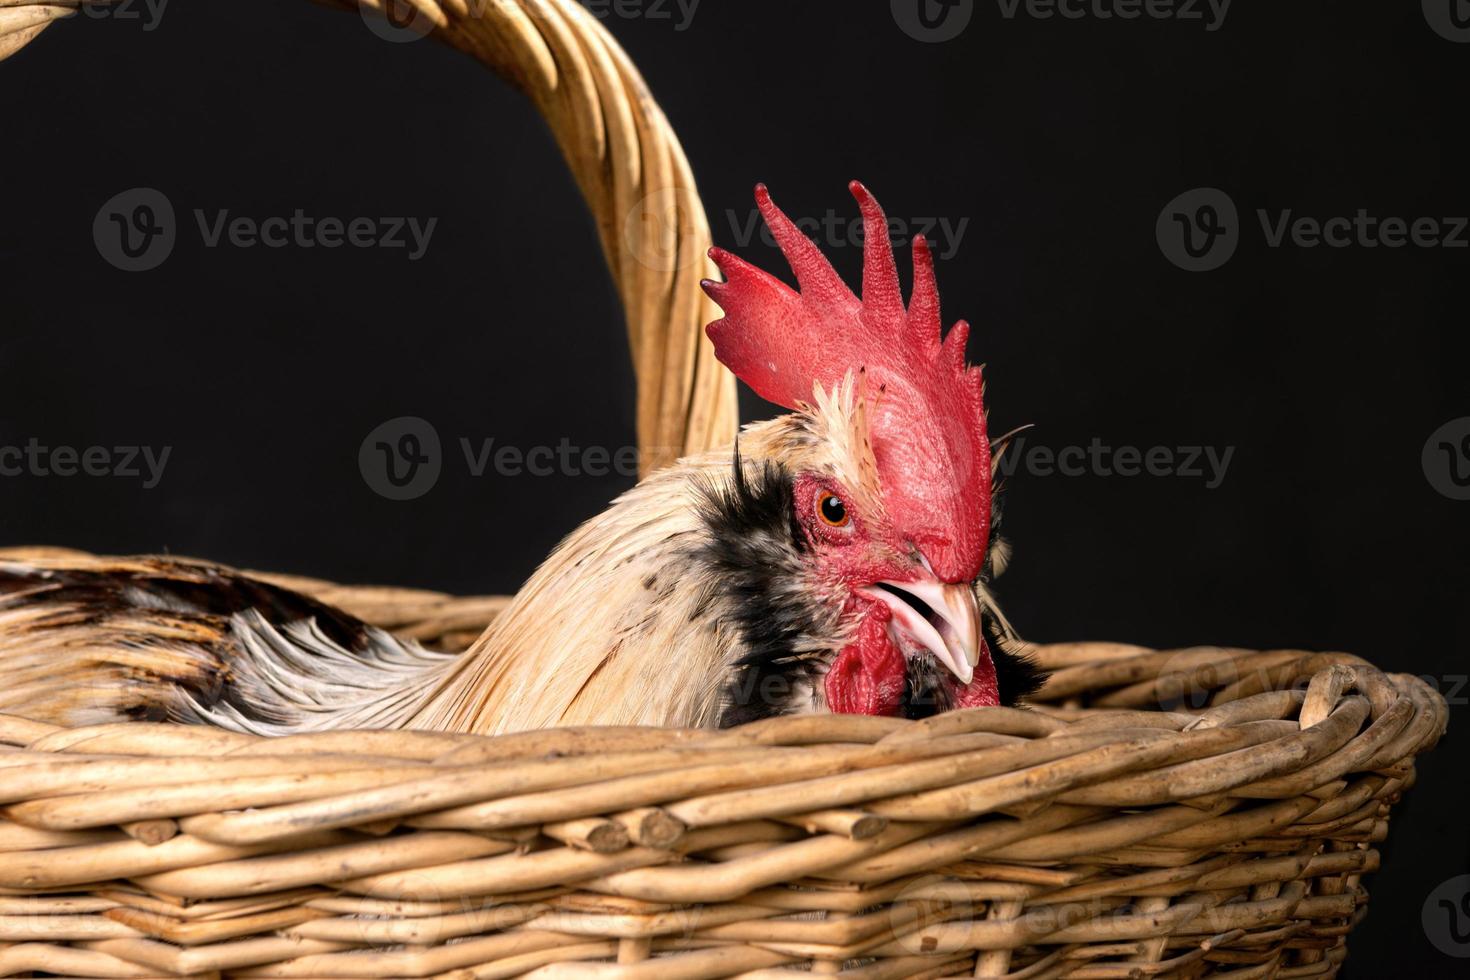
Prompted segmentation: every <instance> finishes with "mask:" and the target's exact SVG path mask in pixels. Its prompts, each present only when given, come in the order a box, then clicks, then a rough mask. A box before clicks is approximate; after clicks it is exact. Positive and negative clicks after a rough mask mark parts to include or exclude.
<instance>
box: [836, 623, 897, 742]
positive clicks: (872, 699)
mask: <svg viewBox="0 0 1470 980" xmlns="http://www.w3.org/2000/svg"><path fill="white" fill-rule="evenodd" d="M891 616H892V614H891V613H890V612H889V611H888V607H887V606H883V605H875V606H874V607H873V608H872V609H870V610H869V611H868V613H867V614H866V615H864V616H863V618H862V621H861V622H860V623H859V624H858V628H857V635H856V636H854V637H853V641H852V642H851V643H849V644H848V645H847V646H845V647H843V648H842V650H841V652H840V653H838V654H837V659H836V660H834V661H833V662H832V667H831V669H829V670H828V671H827V680H826V689H827V708H828V710H829V711H833V712H836V713H837V714H844V715H896V714H898V709H899V706H900V703H901V701H902V700H903V688H904V676H905V673H906V665H905V662H904V658H903V652H902V651H901V650H899V649H898V647H896V646H894V644H893V640H892V639H890V638H889V636H888V620H889V619H890V618H891Z"/></svg>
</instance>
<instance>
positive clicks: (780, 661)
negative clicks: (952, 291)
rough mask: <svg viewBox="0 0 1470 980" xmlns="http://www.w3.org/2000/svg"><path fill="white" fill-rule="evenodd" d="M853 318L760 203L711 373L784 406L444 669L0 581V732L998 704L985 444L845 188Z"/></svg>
mask: <svg viewBox="0 0 1470 980" xmlns="http://www.w3.org/2000/svg"><path fill="white" fill-rule="evenodd" d="M850 189H851V190H852V193H853V195H854V197H855V198H856V199H857V203H858V206H859V209H860V211H861V214H862V218H863V222H864V227H865V233H866V242H865V246H864V258H863V261H864V268H863V283H862V297H861V299H859V298H858V297H856V296H854V295H853V294H852V292H851V291H850V290H849V289H848V287H847V286H846V285H845V284H844V283H843V281H842V280H841V278H840V277H839V276H838V275H837V273H836V272H835V271H834V270H833V268H832V266H831V265H830V264H829V263H828V261H827V260H826V258H825V257H824V256H823V255H822V254H821V252H820V250H819V249H818V248H817V246H816V245H815V244H814V243H813V242H812V241H811V240H809V239H808V238H807V237H806V236H805V235H804V234H802V233H801V232H800V230H798V229H797V227H796V226H795V225H794V224H793V223H792V221H791V220H790V219H789V218H788V217H787V216H786V215H785V214H784V213H782V212H781V211H780V210H779V209H778V208H777V207H776V206H775V204H774V203H773V202H772V201H771V198H770V195H769V194H768V193H767V191H766V189H765V188H764V187H763V186H762V187H757V189H756V202H757V205H758V207H759V209H760V212H761V214H762V216H763V217H764V219H765V221H766V224H767V226H768V227H769V228H770V229H771V232H772V233H773V235H774V236H775V239H776V241H777V243H778V244H779V245H780V248H781V251H782V252H783V254H784V255H785V257H786V259H787V261H788V262H789V264H790V266H791V268H792V271H793V272H794V273H795V276H796V280H797V283H798V285H799V291H797V290H793V289H791V288H790V287H788V286H787V285H785V284H783V283H782V282H780V281H779V280H777V279H776V278H774V277H772V276H770V275H768V274H766V273H764V272H762V271H760V270H759V269H756V268H755V267H753V266H751V265H749V264H747V263H746V262H744V261H742V260H740V259H739V258H737V257H735V256H734V255H731V254H730V253H728V252H725V251H723V250H721V249H718V248H716V249H712V250H711V252H710V257H711V258H712V259H713V260H714V262H715V264H716V266H718V268H719V269H720V271H721V273H722V274H723V276H724V281H723V282H713V281H708V280H707V281H705V282H704V283H703V286H704V288H705V290H706V291H707V292H708V293H709V295H710V296H711V297H712V298H713V299H714V300H715V302H716V303H717V304H718V305H719V306H720V307H721V309H722V310H723V312H724V314H725V315H724V316H723V317H722V318H721V319H718V320H716V321H714V322H713V323H711V324H709V326H708V327H707V332H708V335H709V337H710V339H711V340H712V341H713V343H714V347H715V351H716V354H717V356H718V357H719V359H720V360H721V361H722V362H723V363H724V364H725V365H726V366H727V367H729V368H730V369H731V370H732V371H733V372H734V373H735V374H736V375H737V376H738V377H739V378H741V379H742V380H744V381H745V382H746V383H747V384H748V385H750V387H751V388H753V389H754V390H755V391H756V393H758V394H759V395H761V396H762V397H764V398H766V399H767V400H769V401H772V402H775V403H777V404H778V405H781V406H783V407H785V408H787V409H789V410H790V414H786V415H782V416H779V417H777V418H774V419H770V420H767V421H762V422H756V423H753V424H751V425H748V426H746V427H745V428H744V429H743V430H742V431H741V433H740V436H739V438H738V439H737V442H736V445H735V447H734V448H732V449H731V450H729V451H724V452H712V453H705V454H701V455H696V456H692V457H688V458H685V459H682V460H680V461H679V462H677V463H675V464H673V465H671V466H669V467H666V468H664V469H662V470H660V471H657V472H655V473H654V474H652V475H650V476H649V477H648V478H646V479H645V480H644V481H642V482H641V483H640V484H639V485H638V486H636V487H634V488H633V489H632V490H630V491H628V492H627V493H625V494H623V495H622V496H621V497H619V498H618V499H617V500H616V501H614V502H613V504H612V505H611V506H610V507H609V508H608V509H607V510H606V511H604V512H603V513H602V514H600V515H598V516H596V517H594V518H592V519H591V520H589V521H587V522H586V523H585V524H583V525H582V526H581V527H580V528H578V529H577V530H576V531H574V532H573V533H572V534H571V535H570V536H569V537H567V538H566V540H564V541H563V542H562V543H561V545H560V546H559V547H558V548H557V549H556V550H555V551H554V552H553V553H552V554H551V556H550V557H549V558H548V559H547V560H546V561H545V562H544V563H543V564H542V565H541V567H540V568H539V569H538V570H537V571H536V572H535V573H534V574H533V575H532V576H531V578H530V579H529V580H528V581H527V582H526V584H525V585H524V587H523V588H522V589H521V590H520V592H519V593H518V594H517V595H516V596H515V598H514V599H513V600H512V601H511V603H510V604H509V606H507V608H506V609H505V610H504V611H503V612H502V613H501V614H500V615H499V616H498V617H497V618H496V619H495V621H494V622H493V623H491V625H490V626H489V627H488V628H487V629H486V630H485V632H484V633H483V634H482V635H481V636H480V637H479V639H478V640H476V641H475V642H474V643H473V645H472V646H471V647H470V648H469V649H468V650H467V651H465V652H463V653H459V654H454V653H444V652H439V651H434V650H429V649H426V648H424V647H421V646H419V645H418V644H416V643H414V642H411V641H407V640H403V639H400V638H397V637H395V636H393V635H391V634H389V633H387V632H385V631H383V630H380V629H377V628H375V627H372V626H370V625H367V624H365V623H363V622H360V621H358V620H356V619H354V618H353V617H351V616H349V615H347V614H346V613H343V612H341V611H339V610H336V609H334V608H331V607H329V606H327V605H324V604H322V603H320V602H318V601H316V600H313V599H311V598H308V597H306V596H304V595H301V594H298V593H296V592H293V591H291V590H289V589H286V588H282V587H280V586H277V585H272V584H269V583H266V582H263V581H261V580H259V579H255V578H252V577H250V576H248V575H244V574H241V573H238V572H235V571H232V570H229V569H225V568H222V567H219V566H214V565H209V564H206V563H202V562H193V561H186V560H181V559H172V558H137V559H122V560H119V559H97V558H75V557H52V558H33V559H28V560H3V559H0V712H9V713H15V714H21V715H26V716H29V717H33V718H38V719H41V720H45V721H51V722H57V723H63V724H70V725H77V724H88V723H98V722H106V721H116V720H125V719H133V718H139V719H164V720H173V721H181V722H190V723H199V724H209V725H214V726H218V727H221V728H225V729H230V730H235V731H243V732H250V733H255V734H265V735H275V734H287V733H295V732H303V731H316V730H322V729H328V728H349V727H352V728H411V729H425V730H439V731H458V732H473V733H482V734H495V733H502V732H511V731H519V730H525V729H533V728H540V727H546V726H554V725H575V724H612V725H631V724H647V725H673V726H680V727H698V726H720V727H724V726H730V725H736V724H741V723H744V722H748V721H752V720H756V719H759V718H764V717H769V716H774V715H783V714H793V713H802V712H823V711H831V712H846V713H864V714H873V715H897V716H907V717H923V716H926V715H930V714H933V713H935V712H939V711H944V710H948V709H951V708H960V707H972V706H981V705H999V704H1014V703H1015V702H1016V701H1017V699H1019V698H1022V697H1024V696H1025V695H1026V694H1028V693H1030V692H1031V691H1033V690H1034V689H1035V688H1036V687H1037V685H1038V684H1039V680H1040V678H1039V676H1038V674H1037V672H1036V671H1035V669H1034V668H1033V667H1032V665H1031V664H1030V663H1029V662H1028V661H1027V660H1026V659H1025V658H1024V657H1022V656H1020V655H1019V654H1017V653H1016V652H1015V648H1016V642H1015V638H1014V635H1013V633H1012V631H1011V629H1010V627H1009V625H1008V624H1007V623H1006V620H1005V619H1004V617H1003V616H1002V615H1001V614H1000V612H999V610H998V609H997V607H996V605H995V602H994V600H993V597H992V594H991V591H990V580H991V579H992V578H993V577H994V576H995V575H996V574H998V573H999V571H1000V570H1001V568H1002V567H1003V565H1004V561H1005V555H1006V548H1005V545H1004V543H1003V542H1002V541H1000V540H999V539H998V538H997V536H996V531H997V525H998V510H997V508H996V503H995V495H994V493H993V489H994V488H993V487H992V447H991V444H990V442H989V440H988V438H987V436H986V420H985V409H984V406H983V404H982V382H981V376H980V370H979V368H975V367H969V366H967V365H966V363H965V344H966V339H967V336H968V333H969V330H968V327H967V325H966V324H965V322H964V321H960V322H958V323H956V324H955V325H954V326H953V327H952V328H951V329H950V330H949V332H948V334H947V336H943V337H942V330H941V321H940V311H939V296H938V292H937V289H936V286H935V280H934V269H933V262H932V258H931V256H930V251H929V248H928V246H927V244H926V243H925V241H924V240H923V238H922V237H918V238H915V239H914V242H913V262H914V283H913V293H912V297H911V299H910V301H909V303H908V305H907V307H905V305H904V303H903V299H902V294H901V291H900V286H899V281H898V275H897V271H896V268H895V264H894V257H893V250H892V247H891V245H890V243H889V240H888V232H887V220H886V218H885V217H884V215H883V212H882V210H881V209H880V208H879V206H878V203H877V202H876V201H875V200H874V199H873V197H872V196H871V195H870V194H869V193H868V191H867V190H866V189H865V188H864V187H863V186H862V185H861V184H859V183H857V182H853V184H852V185H851V188H850Z"/></svg>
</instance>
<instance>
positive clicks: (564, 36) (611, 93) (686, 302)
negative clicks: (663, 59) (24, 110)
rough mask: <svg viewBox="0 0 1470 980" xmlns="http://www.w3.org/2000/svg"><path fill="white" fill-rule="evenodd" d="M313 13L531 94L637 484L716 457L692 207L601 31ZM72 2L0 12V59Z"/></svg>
mask: <svg viewBox="0 0 1470 980" xmlns="http://www.w3.org/2000/svg"><path fill="white" fill-rule="evenodd" d="M94 2H95V0H94ZM103 2H112V0H103ZM324 2H326V3H328V4H329V5H331V6H336V7H341V8H345V9H349V10H357V9H359V8H368V9H369V10H371V11H377V12H380V13H383V14H385V15H386V16H389V17H391V18H392V22H393V23H395V24H404V25H408V26H409V27H411V28H417V27H418V26H420V25H422V28H423V29H424V30H427V31H430V32H431V33H432V34H434V35H435V36H436V37H438V38H439V39H440V40H441V41H444V42H445V43H447V44H450V45H452V46H453V47H456V48H458V49H459V50H461V51H464V52H465V53H467V54H470V55H472V56H473V57H475V58H477V59H478V60H480V61H481V62H483V63H484V64H486V65H488V66H489V67H490V68H492V69H494V70H495V72H496V73H498V74H499V75H501V76H502V77H504V78H505V79H507V80H508V81H510V82H511V83H512V84H514V85H515V86H516V87H517V88H519V89H521V90H522V91H523V92H525V93H526V94H527V95H528V96H530V98H531V101H532V102H533V103H534V104H535V105H536V108H537V110H538V111H540V113H541V115H542V116H543V117H544V118H545V119H546V122H547V124H548V125H549V126H550V127H551V132H552V135H554V136H555V137H556V142H557V145H558V146H560V147H561V151H562V155H563V156H564V157H565V158H566V161H567V165H568V166H569V167H570V168H571V170H572V175H573V176H574V177H575V178H576V181H577V186H578V187H579V188H580V189H581V191H582V197H583V198H584V199H585V200H586V202H587V206H588V207H589V208H591V209H592V215H593V217H594V218H595V219H596V222H597V229H598V234H599V236H600V238H601V240H602V250H603V255H604V256H605V257H606V259H607V265H608V269H609V270H610V271H611V272H612V276H613V279H614V280H615V281H616V283H617V287H618V295H619V296H620V298H621V299H622V303H623V311H624V314H625V317H626V320H627V327H628V347H629V349H630V350H631V352H632V356H633V368H634V373H635V375H636V377H637V380H638V395H637V398H638V409H637V425H638V446H639V450H640V458H639V469H640V472H641V473H647V472H648V471H649V470H651V469H655V468H657V467H658V466H661V465H663V464H665V463H668V462H672V461H673V460H674V459H677V458H678V457H679V456H681V455H684V454H687V453H694V452H701V451H703V450H706V449H713V448H717V447H720V446H723V445H728V444H729V442H730V440H731V439H732V438H733V437H734V434H735V428H736V425H737V424H738V414H737V411H736V403H735V381H734V378H733V377H731V376H730V374H729V372H727V371H725V370H724V369H723V368H722V367H721V366H720V365H719V363H718V362H717V361H716V360H715V356H714V348H713V346H712V345H711V344H710V342H709V340H708V338H706V337H705V336H704V330H703V327H704V324H705V323H707V322H709V321H710V320H712V319H714V318H715V317H716V316H717V315H718V310H717V309H716V308H715V306H714V304H713V303H712V302H711V301H710V300H709V299H708V297H706V296H705V295H704V293H703V291H702V290H701V289H700V288H699V280H700V279H701V278H703V277H705V276H708V275H711V274H713V267H712V264H711V263H710V261H709V259H708V258H706V256H705V252H706V251H708V249H709V245H710V231H709V224H708V222H707V221H706V219H705V214H704V207H703V205H702V204H701V203H700V200H699V192H698V191H697V190H696V188H695V185H694V178H693V176H692V175H691V174H690V171H689V162H688V160H686V159H685V157H684V150H683V148H682V147H681V146H680V145H679V140H678V138H677V137H676V136H675V135H674V132H673V129H672V128H671V127H670V126H669V121H668V119H667V118H665V117H664V114H663V112H662V111H661V110H660V109H659V107H658V104H657V103H656V102H655V101H654V100H653V96H652V95H651V94H649V91H648V88H647V86H646V85H645V84H644V82H643V78H642V77H641V76H640V75H639V74H638V70H637V69H636V68H634V67H633V64H632V62H631V61H630V60H629V58H628V56H627V54H626V53H625V52H624V51H623V49H622V48H621V47H620V46H619V45H618V43H617V41H615V40H614V39H613V37H612V35H610V34H609V33H608V32H607V30H606V29H604V28H603V26H602V24H601V23H599V22H598V20H597V19H596V18H595V17H593V16H592V14H590V13H589V12H588V11H587V10H586V9H585V8H583V7H582V6H581V4H579V3H577V2H576V0H324ZM79 3H80V0H9V2H6V3H0V59H4V58H5V57H8V56H9V55H11V54H13V53H14V52H15V51H17V50H19V49H20V48H21V47H22V46H24V45H25V44H26V43H28V42H29V41H30V40H31V39H32V38H34V37H35V36H36V35H37V34H39V33H40V32H41V30H42V29H44V28H45V27H46V26H47V25H48V24H49V23H50V22H51V21H53V20H56V19H58V18H62V17H69V16H71V15H72V14H74V13H75V12H76V10H77V8H78V6H79ZM385 4H386V5H387V9H386V10H385V9H384V6H385Z"/></svg>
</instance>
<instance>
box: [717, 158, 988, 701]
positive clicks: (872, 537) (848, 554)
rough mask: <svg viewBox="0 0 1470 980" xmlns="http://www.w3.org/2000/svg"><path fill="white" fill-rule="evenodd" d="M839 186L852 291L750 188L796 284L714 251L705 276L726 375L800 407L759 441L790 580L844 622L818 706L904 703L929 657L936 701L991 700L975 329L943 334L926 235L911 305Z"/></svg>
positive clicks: (879, 221) (881, 222)
mask: <svg viewBox="0 0 1470 980" xmlns="http://www.w3.org/2000/svg"><path fill="white" fill-rule="evenodd" d="M849 186H850V190H851V191H852V194H853V196H854V197H855V198H856V199H857V203H858V207H859V209H860V211H861V213H862V218H863V225H864V255H863V284H862V296H861V298H859V297H857V296H854V295H853V293H852V292H851V291H850V290H849V289H848V287H847V285H846V284H845V283H844V282H843V281H842V279H841V278H840V277H839V276H838V275H837V273H836V272H835V271H834V270H833V268H832V266H831V264H830V263H829V262H828V261H827V259H826V258H825V257H824V256H823V255H822V253H821V251H820V250H819V249H818V248H817V246H816V245H815V244H814V243H813V242H812V241H811V240H810V239H809V238H807V237H806V235H805V234H803V233H802V232H801V231H800V230H799V229H798V228H797V227H796V225H795V224H794V223H793V222H792V221H791V219H790V218H788V217H787V216H786V215H785V214H784V213H782V211H781V210H780V209H779V208H777V207H776V205H775V204H774V203H772V201H771V198H770V195H769V193H767V191H766V189H765V187H764V186H758V187H757V188H756V191H755V197H756V203H757V205H758V207H759V208H760V212H761V215H762V216H763V217H764V219H765V222H766V224H767V226H768V227H769V228H770V230H771V232H772V234H773V235H774V237H775V239H776V242H777V244H778V245H779V246H780V248H781V251H782V253H783V254H784V255H785V257H786V260H787V261H788V263H789V264H790V266H791V269H792V272H793V273H794V274H795V276H796V280H797V283H798V286H799V290H794V289H791V288H790V287H788V286H787V285H786V284H785V283H783V282H781V281H780V280H778V279H776V278H774V277H773V276H770V275H768V274H767V273H765V272H763V271H761V270H760V269H757V268H755V267H754V266H752V265H750V264H748V263H746V262H744V261H742V260H741V259H739V258H737V257H736V256H734V255H732V254H730V253H729V252H726V251H724V250H722V249H718V248H716V249H713V250H711V252H710V256H711V258H712V259H713V260H714V262H715V264H716V265H717V266H718V267H719V269H720V271H721V272H722V273H723V274H724V277H725V281H724V282H713V281H706V282H705V283H704V284H703V285H704V288H705V290H706V292H707V293H708V294H709V295H710V297H711V298H712V299H714V301H715V302H716V303H717V304H718V305H719V306H720V307H721V309H722V310H723V311H724V314H725V315H724V316H723V317H722V318H721V319H718V320H715V321H714V322H713V323H711V324H709V326H708V328H707V332H708V334H709V337H710V339H711V340H712V341H713V342H714V347H715V353H716V356H717V357H718V358H719V359H720V361H721V362H723V363H724V364H725V365H726V366H727V367H729V368H730V370H731V371H733V372H734V373H735V375H736V376H738V377H739V378H740V379H741V380H743V381H744V382H745V383H746V384H748V385H750V387H751V388H752V389H754V390H755V392H756V393H757V394H759V395H760V396H761V397H763V398H765V399H766V400H768V401H771V402H775V403H776V404H778V405H781V406H784V407H786V408H789V409H793V410H794V413H795V414H793V415H791V416H788V417H787V419H789V422H788V423H787V424H786V425H784V426H781V427H778V428H777V429H776V430H775V431H776V432H778V433H780V434H779V435H778V436H776V437H775V438H773V439H771V440H767V442H766V443H765V444H764V445H762V446H761V447H759V449H760V450H761V455H763V456H765V457H766V458H767V459H768V460H772V461H774V462H775V463H776V464H777V465H778V467H779V469H780V471H781V472H782V473H783V474H784V475H785V479H784V482H783V486H784V487H785V488H787V491H786V492H788V493H789V495H790V501H789V507H790V517H791V520H792V524H793V525H794V527H793V534H794V535H796V537H797V544H798V549H797V550H798V551H800V553H801V558H800V561H801V562H802V573H801V574H802V582H803V585H802V587H803V588H805V589H809V590H810V591H811V592H812V594H813V595H815V596H817V597H818V598H817V599H815V600H814V601H816V602H819V603H821V604H823V606H824V608H826V609H827V610H828V611H829V612H831V613H832V615H833V617H834V620H835V622H836V623H837V624H838V625H839V630H838V633H839V635H840V636H841V638H842V639H841V645H840V647H839V648H838V649H837V651H836V654H835V657H834V658H833V659H832V660H831V662H830V665H829V666H828V669H827V671H826V674H825V678H824V681H823V684H824V687H825V694H826V701H827V706H828V708H829V709H830V710H833V711H840V712H850V713H864V714H895V713H899V711H900V709H901V707H902V705H901V702H902V700H903V699H904V698H905V697H906V696H907V695H906V691H907V692H910V693H911V692H912V690H913V688H914V678H915V676H916V674H922V673H923V672H924V671H925V670H928V669H930V668H935V667H938V668H939V672H938V674H939V676H940V677H941V678H942V683H940V684H937V685H935V686H936V687H937V689H938V693H939V695H940V697H941V700H942V701H943V702H944V704H943V705H942V706H943V707H962V706H973V705H986V704H991V705H993V704H998V703H1000V701H1001V696H1000V692H999V690H998V685H997V677H996V666H995V663H994V661H993V659H992V656H991V652H990V649H989V646H988V645H987V643H986V639H985V633H986V624H984V623H983V622H982V609H981V603H980V600H979V598H978V596H979V595H981V594H983V589H982V586H981V584H980V581H979V580H981V579H982V577H983V573H984V572H985V570H986V562H987V552H988V551H989V544H990V537H991V531H992V528H991V521H992V512H991V503H992V502H991V448H990V442H989V440H988V438H987V436H986V428H985V408H984V404H983V401H982V393H983V384H982V381H981V374H980V369H979V368H978V367H971V366H968V365H967V364H966V363H965V343H966V339H967V337H968V335H969V327H968V325H967V324H966V323H965V322H964V321H963V320H962V321H959V322H958V323H956V324H955V325H954V326H953V327H951V328H950V330H949V331H948V334H947V335H945V334H944V333H943V332H942V327H941V321H940V311H939V294H938V291H937V289H936V286H935V281H934V266H933V260H932V257H931V255H930V251H929V247H928V244H927V243H926V242H925V240H924V239H923V237H922V236H919V237H916V238H915V239H914V241H913V263H914V277H913V281H914V285H913V292H912V296H911V298H910V300H909V302H908V305H907V307H905V304H904V301H903V296H902V293H901V290H900V287H899V280H898V272H897V269H896V267H895V264H894V257H893V249H892V246H891V244H890V242H889V232H888V222H887V219H886V217H885V216H884V214H883V211H882V209H881V208H880V207H879V206H878V203H877V201H875V200H874V199H873V197H872V195H871V194H869V193H868V191H867V189H866V188H865V187H863V185H862V184H860V183H858V182H856V181H854V182H852V184H851V185H849ZM736 467H737V471H738V470H739V469H740V467H741V464H740V463H739V462H738V461H737V464H736ZM929 672H930V673H931V674H932V673H933V671H932V670H930V671H929Z"/></svg>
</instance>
